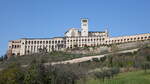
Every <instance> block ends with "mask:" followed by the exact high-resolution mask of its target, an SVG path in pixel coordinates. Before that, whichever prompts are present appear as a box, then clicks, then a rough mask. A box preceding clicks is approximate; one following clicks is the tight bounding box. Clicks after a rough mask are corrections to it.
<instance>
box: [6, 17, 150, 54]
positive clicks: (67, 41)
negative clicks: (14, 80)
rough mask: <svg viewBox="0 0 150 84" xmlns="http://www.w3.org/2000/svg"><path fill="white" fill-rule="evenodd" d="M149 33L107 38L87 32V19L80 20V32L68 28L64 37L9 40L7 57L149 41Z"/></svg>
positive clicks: (106, 36) (94, 32) (101, 34)
mask: <svg viewBox="0 0 150 84" xmlns="http://www.w3.org/2000/svg"><path fill="white" fill-rule="evenodd" d="M149 39H150V33H146V34H138V35H131V36H120V37H109V33H108V31H107V30H105V31H88V19H81V30H79V29H77V28H70V29H69V30H68V31H67V32H66V33H65V36H64V37H54V38H22V39H19V40H11V41H9V44H8V55H9V56H12V55H15V56H17V55H18V56H20V55H26V54H32V53H38V52H41V51H44V52H51V51H63V50H66V49H72V48H76V47H85V46H100V45H110V44H116V43H125V42H135V41H141V40H149Z"/></svg>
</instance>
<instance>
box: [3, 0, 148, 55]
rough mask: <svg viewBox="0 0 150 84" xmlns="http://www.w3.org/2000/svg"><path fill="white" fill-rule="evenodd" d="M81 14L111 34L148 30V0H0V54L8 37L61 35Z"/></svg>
mask: <svg viewBox="0 0 150 84" xmlns="http://www.w3.org/2000/svg"><path fill="white" fill-rule="evenodd" d="M81 18H88V19H89V30H90V31H103V30H105V29H106V25H109V26H108V28H107V29H108V30H109V32H110V36H123V35H134V34H140V33H149V32H150V0H0V56H2V55H4V54H5V53H6V51H7V47H8V41H9V40H17V39H20V38H51V37H57V36H64V32H66V31H67V30H68V29H69V28H72V27H74V28H80V19H81Z"/></svg>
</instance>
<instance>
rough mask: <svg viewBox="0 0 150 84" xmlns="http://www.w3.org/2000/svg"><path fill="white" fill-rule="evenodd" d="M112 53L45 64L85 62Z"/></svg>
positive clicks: (132, 50)
mask: <svg viewBox="0 0 150 84" xmlns="http://www.w3.org/2000/svg"><path fill="white" fill-rule="evenodd" d="M137 50H138V49H131V50H124V51H119V52H117V53H128V52H135V51H137ZM111 54H112V53H109V54H103V55H97V56H88V57H81V58H76V59H72V60H66V61H61V62H52V63H45V64H44V65H50V64H52V65H55V64H68V63H69V64H73V63H80V62H84V61H88V60H92V59H93V58H98V59H100V58H102V57H104V56H107V55H111Z"/></svg>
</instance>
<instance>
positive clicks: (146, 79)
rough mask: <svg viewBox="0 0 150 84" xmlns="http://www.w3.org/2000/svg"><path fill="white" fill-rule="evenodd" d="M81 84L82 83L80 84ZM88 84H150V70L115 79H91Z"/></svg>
mask: <svg viewBox="0 0 150 84" xmlns="http://www.w3.org/2000/svg"><path fill="white" fill-rule="evenodd" d="M78 84H81V83H78ZM86 84H150V70H149V71H148V72H147V73H145V72H144V71H135V72H126V73H120V74H118V75H117V76H116V77H114V78H113V79H105V81H104V82H103V81H102V80H99V79H93V78H91V79H89V80H88V81H87V82H86Z"/></svg>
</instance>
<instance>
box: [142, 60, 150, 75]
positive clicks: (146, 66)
mask: <svg viewBox="0 0 150 84" xmlns="http://www.w3.org/2000/svg"><path fill="white" fill-rule="evenodd" d="M142 69H144V71H145V73H146V72H147V69H150V62H144V63H143V64H142Z"/></svg>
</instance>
